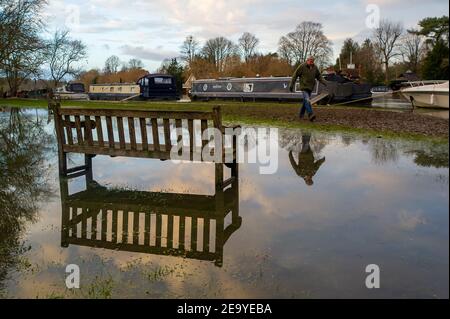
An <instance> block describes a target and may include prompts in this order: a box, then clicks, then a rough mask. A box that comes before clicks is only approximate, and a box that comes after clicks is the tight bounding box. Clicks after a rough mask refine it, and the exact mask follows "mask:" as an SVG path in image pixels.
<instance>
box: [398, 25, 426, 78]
mask: <svg viewBox="0 0 450 319" xmlns="http://www.w3.org/2000/svg"><path fill="white" fill-rule="evenodd" d="M401 40H402V41H401V44H400V51H401V53H402V56H403V62H404V63H406V64H407V65H408V68H409V69H410V70H411V71H413V72H415V73H417V72H418V70H419V63H420V61H421V60H422V58H423V55H424V54H425V47H424V45H425V41H424V37H423V36H421V35H419V34H418V32H417V31H414V30H411V31H408V33H407V34H406V35H405V36H404V37H403V38H402V39H401Z"/></svg>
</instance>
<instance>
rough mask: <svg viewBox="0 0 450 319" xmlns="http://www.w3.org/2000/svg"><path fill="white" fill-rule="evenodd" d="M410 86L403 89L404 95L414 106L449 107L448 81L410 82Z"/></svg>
mask: <svg viewBox="0 0 450 319" xmlns="http://www.w3.org/2000/svg"><path fill="white" fill-rule="evenodd" d="M408 84H409V85H410V87H408V88H405V89H402V90H401V94H402V96H403V97H404V98H405V99H407V100H408V101H410V102H411V103H412V104H413V106H414V107H427V108H443V109H448V104H449V102H448V81H447V82H444V83H442V82H441V83H439V82H434V83H433V84H428V83H426V82H410V83H408Z"/></svg>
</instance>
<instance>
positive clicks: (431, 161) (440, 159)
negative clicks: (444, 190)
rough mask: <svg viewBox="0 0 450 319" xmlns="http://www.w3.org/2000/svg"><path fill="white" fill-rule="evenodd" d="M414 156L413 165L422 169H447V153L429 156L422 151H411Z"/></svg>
mask: <svg viewBox="0 0 450 319" xmlns="http://www.w3.org/2000/svg"><path fill="white" fill-rule="evenodd" d="M412 153H414V154H415V158H414V163H416V164H417V165H419V166H423V167H434V168H447V167H448V152H443V153H432V154H429V153H428V152H426V151H424V150H419V151H413V152H412Z"/></svg>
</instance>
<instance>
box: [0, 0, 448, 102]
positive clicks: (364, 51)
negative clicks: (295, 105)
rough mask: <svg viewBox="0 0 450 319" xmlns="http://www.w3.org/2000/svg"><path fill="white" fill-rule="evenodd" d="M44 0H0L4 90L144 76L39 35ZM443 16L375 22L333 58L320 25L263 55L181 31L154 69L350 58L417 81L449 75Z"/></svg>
mask: <svg viewBox="0 0 450 319" xmlns="http://www.w3.org/2000/svg"><path fill="white" fill-rule="evenodd" d="M46 5H47V0H27V1H24V0H0V40H1V41H0V78H4V79H6V82H7V84H8V86H9V90H10V93H11V95H13V96H14V95H16V93H17V91H18V90H19V88H20V86H21V84H22V83H23V82H24V81H26V80H29V79H43V78H44V79H46V83H47V84H48V86H49V87H51V88H56V87H57V86H58V85H59V84H60V83H61V82H62V81H64V80H66V79H67V78H69V77H71V78H74V79H77V80H79V81H82V82H83V83H85V84H86V85H89V84H95V83H109V82H135V81H136V80H137V79H138V78H139V77H142V76H143V75H145V74H147V73H148V71H147V70H145V69H144V64H143V63H142V61H141V60H139V59H131V60H129V61H127V62H123V61H121V60H120V58H119V57H117V56H111V57H109V58H108V59H107V60H106V61H105V65H104V67H103V69H92V70H83V69H81V68H80V67H79V65H80V63H81V62H83V61H85V60H86V59H87V47H86V45H85V44H84V43H83V42H82V41H81V40H77V39H73V38H72V37H71V36H70V33H69V31H68V30H56V31H55V32H54V33H53V35H52V36H51V37H50V38H43V37H42V34H45V31H46V29H45V27H46V26H45V24H44V23H43V21H44V19H43V10H44V8H45V6H46ZM448 23H449V18H448V16H443V17H430V18H426V19H423V20H421V21H419V23H418V28H417V29H410V30H404V28H403V26H402V24H401V23H398V22H394V21H388V20H382V21H381V22H380V25H379V27H378V28H376V29H375V30H374V31H373V34H372V36H371V37H370V38H368V39H366V40H365V41H363V42H362V43H361V44H360V43H358V42H356V41H354V40H353V39H347V40H345V42H344V44H343V46H342V48H341V52H340V55H339V58H338V59H337V61H336V62H333V61H332V58H333V50H332V45H333V43H332V42H331V41H330V39H329V38H328V37H327V36H326V35H325V33H324V29H323V25H322V24H321V23H318V22H312V21H303V22H301V23H299V24H298V25H297V26H296V27H295V29H294V30H292V31H291V32H288V33H287V34H285V35H283V36H281V37H280V38H279V41H278V49H277V51H276V52H269V53H262V51H261V50H260V47H261V41H260V39H259V38H258V37H257V36H256V35H254V34H252V33H249V32H244V33H243V34H242V35H241V36H240V37H239V39H238V40H237V41H236V42H233V41H231V40H229V39H227V38H226V37H223V36H219V37H215V38H212V39H208V40H206V41H205V42H204V43H200V41H199V40H198V39H196V38H195V37H194V36H188V37H187V38H186V39H185V40H184V42H183V43H182V44H181V46H180V53H179V56H178V57H177V58H172V59H168V60H165V61H163V63H162V64H161V67H160V68H159V69H158V70H157V72H161V73H168V74H172V75H174V76H175V77H176V78H177V81H178V83H179V87H181V83H182V82H183V81H184V80H185V79H187V78H188V77H189V76H190V75H194V76H195V77H196V78H218V77H255V76H261V77H263V76H290V75H291V74H292V72H293V70H294V69H295V68H296V67H297V66H298V65H299V64H300V63H303V62H304V61H305V60H306V58H307V57H308V56H310V55H312V56H315V57H316V62H317V64H318V65H319V67H320V68H321V69H334V70H341V69H345V68H346V65H347V64H349V63H350V55H351V56H352V62H353V64H355V67H356V70H357V72H358V74H359V75H360V77H361V79H362V81H365V82H368V83H371V84H380V83H383V82H384V83H389V81H390V80H391V79H393V78H395V77H396V76H397V75H398V74H399V73H402V72H404V71H406V70H411V71H412V72H415V73H417V74H418V75H419V76H420V77H422V78H424V79H448V71H449V70H448V55H449V42H448V41H449V40H448V39H449V27H448Z"/></svg>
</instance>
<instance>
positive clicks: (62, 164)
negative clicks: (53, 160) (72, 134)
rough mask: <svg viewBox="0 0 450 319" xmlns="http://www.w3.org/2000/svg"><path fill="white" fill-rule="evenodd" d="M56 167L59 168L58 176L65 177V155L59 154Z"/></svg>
mask: <svg viewBox="0 0 450 319" xmlns="http://www.w3.org/2000/svg"><path fill="white" fill-rule="evenodd" d="M58 166H59V175H62V176H67V153H64V152H59V154H58Z"/></svg>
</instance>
